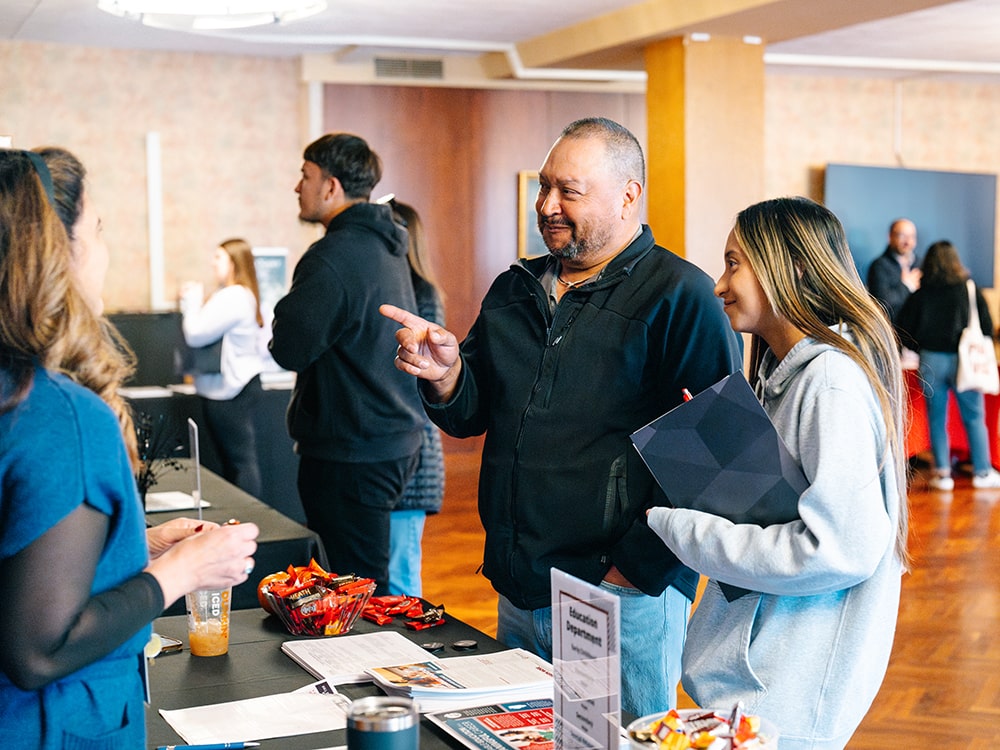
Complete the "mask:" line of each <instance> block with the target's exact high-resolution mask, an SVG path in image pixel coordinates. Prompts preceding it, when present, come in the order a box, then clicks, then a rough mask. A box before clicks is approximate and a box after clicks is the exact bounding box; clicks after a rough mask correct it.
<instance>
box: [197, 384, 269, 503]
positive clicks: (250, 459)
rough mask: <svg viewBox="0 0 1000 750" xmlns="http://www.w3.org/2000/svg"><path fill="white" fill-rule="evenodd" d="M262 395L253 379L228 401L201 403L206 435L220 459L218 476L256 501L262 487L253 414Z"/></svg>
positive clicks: (204, 401)
mask: <svg viewBox="0 0 1000 750" xmlns="http://www.w3.org/2000/svg"><path fill="white" fill-rule="evenodd" d="M262 393H263V390H262V389H261V386H260V377H254V379H253V380H251V381H250V382H249V383H247V384H246V386H245V387H244V388H243V390H242V391H240V392H239V393H238V394H237V395H236V396H235V397H234V398H231V399H229V400H228V401H213V400H211V399H208V398H202V400H201V405H202V411H203V412H204V414H205V426H206V427H207V428H208V435H209V437H210V438H211V440H212V443H213V444H214V445H215V449H216V450H217V451H218V453H219V458H220V459H221V460H222V476H223V477H225V478H226V481H229V482H232V483H233V484H235V485H236V486H237V487H239V488H240V489H241V490H243V491H245V492H247V493H249V494H251V495H253V496H254V497H255V498H257V499H260V496H261V491H262V489H263V487H262V484H261V478H260V463H259V462H258V460H257V431H256V429H255V428H254V413H255V412H256V411H257V407H258V406H259V405H260V400H261V395H262Z"/></svg>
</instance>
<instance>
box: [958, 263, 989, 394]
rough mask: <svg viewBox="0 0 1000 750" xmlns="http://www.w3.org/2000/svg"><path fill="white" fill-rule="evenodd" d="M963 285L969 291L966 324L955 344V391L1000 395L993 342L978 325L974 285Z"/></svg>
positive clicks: (970, 283) (967, 283) (969, 281)
mask: <svg viewBox="0 0 1000 750" xmlns="http://www.w3.org/2000/svg"><path fill="white" fill-rule="evenodd" d="M965 285H966V287H967V288H968V290H969V323H968V325H966V326H965V328H963V329H962V336H961V338H959V340H958V374H957V375H956V376H955V390H959V391H982V392H983V393H991V394H996V393H1000V373H998V372H997V353H996V349H994V348H993V338H992V337H991V336H986V335H984V334H983V330H982V328H981V327H980V325H979V309H978V307H977V306H976V285H975V284H974V283H973V281H972V279H969V280H968V281H967V282H965Z"/></svg>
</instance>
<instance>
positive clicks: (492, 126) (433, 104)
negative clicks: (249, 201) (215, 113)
mask: <svg viewBox="0 0 1000 750" xmlns="http://www.w3.org/2000/svg"><path fill="white" fill-rule="evenodd" d="M595 115H596V116H603V117H610V118H611V119H613V120H616V121H618V122H621V123H622V124H623V125H625V126H626V127H628V128H630V129H631V130H632V132H634V133H635V134H636V137H637V138H639V141H640V143H645V134H646V114H645V101H644V98H643V97H642V96H641V95H639V94H579V93H557V92H544V91H507V90H495V91H493V90H482V91H480V90H472V89H450V88H436V87H435V88H423V87H414V86H363V85H352V84H327V85H326V86H324V127H325V129H326V130H327V131H328V132H335V131H346V132H351V133H356V134H357V135H360V136H361V137H363V138H365V140H367V141H368V143H369V144H370V145H371V147H372V148H373V149H375V151H377V152H378V154H379V156H381V158H382V161H383V167H384V173H383V178H382V182H381V183H380V184H379V185H378V186H377V187H376V189H375V192H374V195H373V197H377V196H380V195H382V194H384V193H390V192H391V193H395V194H396V196H397V198H399V199H400V200H402V201H405V202H407V203H411V204H412V205H413V206H414V207H416V209H417V210H418V211H419V212H420V214H421V217H422V218H423V220H424V224H425V227H426V230H427V239H428V244H429V246H430V251H431V256H432V261H433V263H434V267H435V270H436V271H437V274H438V277H439V280H440V282H441V286H442V288H443V290H444V293H445V311H446V316H447V322H448V327H449V328H450V329H451V330H452V331H454V332H455V333H456V335H458V336H459V337H462V336H464V335H465V334H466V333H467V331H468V329H469V327H470V326H471V325H472V323H473V321H474V320H475V317H476V314H477V313H478V311H479V303H480V300H481V299H482V297H483V295H484V294H485V293H486V291H487V289H488V288H489V285H490V283H491V282H492V281H493V279H494V278H496V276H497V275H498V274H500V273H502V272H503V271H504V270H505V269H506V268H508V267H509V266H510V264H511V263H513V262H515V261H516V260H517V175H518V171H519V170H522V169H532V170H533V169H538V168H539V167H540V166H541V164H542V162H543V161H544V159H545V155H546V153H547V152H548V149H549V147H550V146H551V145H552V142H553V141H554V140H555V139H556V137H557V136H558V135H559V132H560V131H561V130H562V128H563V127H564V126H565V125H567V124H568V123H570V122H572V121H573V120H575V119H577V118H580V117H587V116H595ZM480 447H481V441H479V440H463V441H457V440H450V439H446V443H445V450H446V451H455V450H459V451H465V450H478V449H479V448H480Z"/></svg>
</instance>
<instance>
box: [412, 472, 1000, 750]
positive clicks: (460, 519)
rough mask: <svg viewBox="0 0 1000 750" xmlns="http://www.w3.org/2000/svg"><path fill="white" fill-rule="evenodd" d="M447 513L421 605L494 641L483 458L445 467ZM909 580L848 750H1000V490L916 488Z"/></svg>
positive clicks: (430, 549) (437, 521) (429, 541)
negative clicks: (872, 695)
mask: <svg viewBox="0 0 1000 750" xmlns="http://www.w3.org/2000/svg"><path fill="white" fill-rule="evenodd" d="M446 462H447V480H446V481H447V488H446V495H445V506H444V510H443V512H442V513H440V514H439V515H437V516H431V517H429V518H428V520H427V526H426V530H425V532H424V596H425V597H426V598H427V599H429V600H430V601H432V602H435V603H444V604H445V605H446V606H447V609H448V611H449V612H451V613H453V614H454V615H455V616H456V617H459V618H460V619H462V620H465V621H466V622H468V623H470V624H472V625H474V626H475V627H477V628H479V629H481V630H483V631H485V632H487V633H490V634H491V635H493V634H495V633H496V595H495V593H494V592H493V589H492V588H491V587H490V585H489V583H488V582H487V581H486V579H485V578H483V576H482V575H481V574H480V573H478V572H477V571H478V568H479V564H480V562H481V560H482V544H483V532H482V527H481V526H480V524H479V517H478V514H477V512H476V482H477V480H478V466H479V460H478V454H475V453H473V454H455V453H453V454H450V455H448V456H447V459H446ZM910 504H911V511H910V512H911V544H910V549H911V551H912V553H913V555H914V558H915V564H914V568H913V572H912V573H911V574H909V575H907V576H905V577H904V579H903V595H902V602H901V605H900V612H899V622H898V625H897V631H896V641H895V646H894V648H893V654H892V659H891V662H890V664H889V671H888V674H887V675H886V678H885V682H884V684H883V686H882V690H881V692H880V693H879V696H878V698H877V699H876V700H875V704H874V705H873V706H872V709H871V711H870V712H869V713H868V716H867V717H866V719H865V721H864V723H863V724H862V725H861V728H860V729H859V730H858V732H857V734H856V735H855V736H854V739H853V740H852V741H851V743H850V745H849V748H851V749H852V750H876V748H878V749H879V750H885V749H886V748H889V749H896V748H898V749H899V750H904V749H905V750H911V749H912V748H935V750H951V749H954V750H959V749H962V750H969V749H971V750H985V749H986V748H996V747H1000V490H973V489H972V487H971V485H970V483H969V479H968V478H966V477H962V476H958V477H957V478H956V487H955V491H954V492H952V493H937V492H933V491H930V490H929V489H928V487H927V482H926V479H925V477H924V476H923V474H921V473H920V472H918V473H917V474H915V476H914V478H913V481H912V483H911V491H910Z"/></svg>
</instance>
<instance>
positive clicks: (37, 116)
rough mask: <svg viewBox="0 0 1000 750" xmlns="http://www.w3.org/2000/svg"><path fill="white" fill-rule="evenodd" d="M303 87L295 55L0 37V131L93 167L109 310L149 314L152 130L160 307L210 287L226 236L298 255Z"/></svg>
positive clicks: (19, 143) (300, 244)
mask: <svg viewBox="0 0 1000 750" xmlns="http://www.w3.org/2000/svg"><path fill="white" fill-rule="evenodd" d="M299 90H300V87H299V82H298V64H297V62H296V61H294V60H279V59H273V58H254V57H241V56H226V55H205V54H180V53H170V52H154V53H150V52H141V53H140V52H131V51H121V50H106V49H95V48H87V47H77V46H69V45H55V44H38V43H24V42H4V43H0V135H12V136H13V138H14V145H15V146H16V147H21V148H30V147H33V146H39V145H59V146H64V147H66V148H68V149H70V150H71V151H73V152H74V153H76V154H77V155H78V156H79V157H80V158H81V160H82V161H83V162H84V164H85V165H86V166H87V168H88V171H89V173H90V183H91V189H92V194H93V196H94V198H95V199H96V201H97V205H98V208H99V210H100V212H101V215H102V220H103V224H104V231H105V236H106V238H107V240H108V244H109V246H110V248H111V254H112V261H111V268H110V269H109V272H108V277H107V282H106V286H105V303H106V307H107V309H108V310H122V309H124V310H137V309H148V308H149V301H150V289H149V257H148V246H149V245H148V230H147V218H148V212H147V205H148V204H147V198H146V173H147V169H146V134H147V133H148V132H150V131H155V132H158V133H159V136H160V148H161V152H162V175H163V179H162V184H163V225H164V238H163V239H164V254H165V260H166V268H165V279H164V281H165V283H164V287H165V289H164V293H165V294H166V296H167V298H168V299H174V298H175V297H176V289H177V286H178V284H179V282H180V281H182V280H185V279H189V278H194V279H197V280H203V281H205V282H206V283H208V282H209V281H210V279H211V275H210V274H211V272H210V267H209V259H210V256H211V252H212V250H213V249H214V248H215V246H216V245H218V243H219V242H221V241H223V240H225V239H226V238H228V237H232V236H242V237H245V238H246V239H247V240H249V241H250V242H251V243H252V244H254V245H261V246H279V247H288V248H289V249H291V250H293V251H294V252H299V253H300V252H301V248H302V247H304V246H305V245H306V244H307V243H308V241H309V238H308V237H307V236H305V234H304V230H303V229H302V228H301V227H300V224H299V221H298V218H297V216H298V204H297V202H296V196H295V193H294V192H293V189H294V187H295V184H296V182H297V181H298V178H299V169H300V167H301V163H302V162H301V155H302V147H303V145H304V144H303V143H302V132H303V131H302V127H301V125H300V120H301V118H300V103H299V102H300V95H299ZM209 288H210V287H209Z"/></svg>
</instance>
